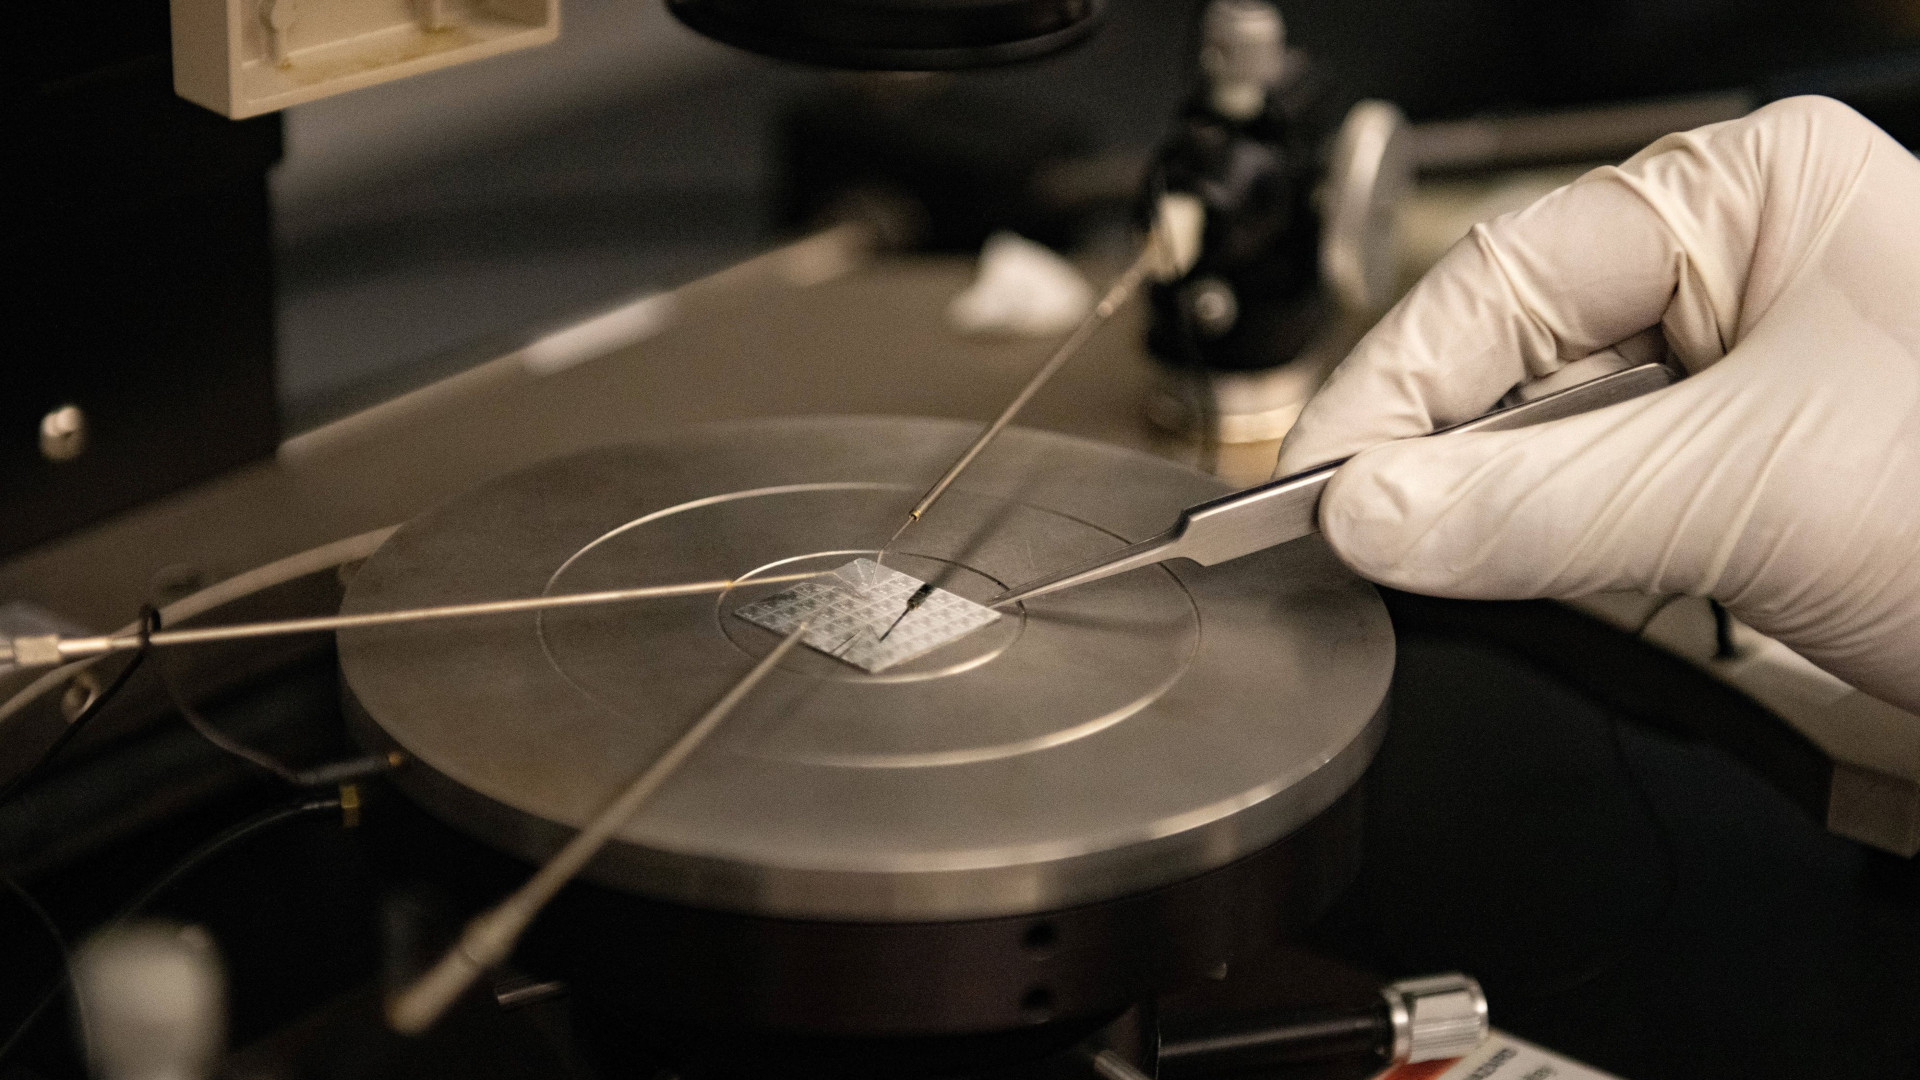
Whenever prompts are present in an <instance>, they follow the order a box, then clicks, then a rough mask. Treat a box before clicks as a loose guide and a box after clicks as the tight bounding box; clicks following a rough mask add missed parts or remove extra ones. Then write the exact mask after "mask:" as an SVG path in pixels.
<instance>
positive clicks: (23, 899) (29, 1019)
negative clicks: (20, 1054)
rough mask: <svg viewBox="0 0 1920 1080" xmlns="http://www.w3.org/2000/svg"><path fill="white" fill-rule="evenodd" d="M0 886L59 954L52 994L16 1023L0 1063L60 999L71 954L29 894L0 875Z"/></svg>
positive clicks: (63, 937) (70, 966) (1, 1050)
mask: <svg viewBox="0 0 1920 1080" xmlns="http://www.w3.org/2000/svg"><path fill="white" fill-rule="evenodd" d="M0 884H4V885H5V886H6V887H7V890H8V891H9V892H11V893H13V895H14V896H16V897H19V899H20V903H21V905H22V906H24V907H25V908H26V909H27V910H28V911H30V912H32V913H33V917H34V918H35V919H36V920H38V921H39V923H40V926H41V928H42V929H44V930H46V932H47V937H48V938H50V939H52V941H53V946H54V948H55V949H57V950H59V952H60V969H59V972H60V973H59V974H58V975H57V976H55V980H54V984H53V989H52V991H51V992H50V993H48V994H45V995H43V996H42V997H41V998H40V1000H39V1001H38V1002H36V1003H35V1004H34V1006H33V1008H32V1009H30V1010H28V1012H27V1015H26V1018H25V1019H23V1020H21V1021H20V1026H19V1027H18V1028H16V1029H14V1032H13V1034H12V1035H11V1036H9V1037H8V1038H7V1041H6V1042H5V1043H0V1060H4V1059H5V1058H6V1056H7V1052H8V1051H9V1050H12V1049H13V1044H14V1043H17V1042H19V1041H20V1039H21V1038H22V1037H23V1036H25V1035H26V1033H27V1031H28V1030H29V1029H31V1028H32V1027H33V1024H34V1021H36V1020H38V1019H40V1014H41V1013H43V1012H46V1011H47V1006H49V1005H51V1004H53V1002H54V999H55V998H57V997H58V996H59V995H60V991H61V989H62V988H64V987H65V986H66V985H67V980H68V977H69V973H70V972H71V971H72V970H73V950H72V949H70V948H69V947H68V946H67V936H66V935H65V934H63V933H61V932H60V924H59V923H56V922H54V921H53V916H52V915H51V914H49V913H48V912H47V909H46V908H45V907H44V906H42V905H41V903H40V901H38V900H36V899H34V897H33V894H32V893H30V892H28V891H27V890H26V889H24V888H22V887H21V885H20V883H19V882H17V881H15V880H13V878H12V876H11V875H6V874H0Z"/></svg>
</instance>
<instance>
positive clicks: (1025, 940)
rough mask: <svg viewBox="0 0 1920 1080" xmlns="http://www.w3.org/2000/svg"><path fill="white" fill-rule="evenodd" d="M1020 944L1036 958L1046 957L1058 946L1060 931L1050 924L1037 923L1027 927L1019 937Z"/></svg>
mask: <svg viewBox="0 0 1920 1080" xmlns="http://www.w3.org/2000/svg"><path fill="white" fill-rule="evenodd" d="M1020 944H1021V945H1023V946H1025V948H1026V950H1027V951H1028V952H1030V953H1033V954H1034V955H1036V956H1046V955H1047V954H1048V953H1051V952H1053V948H1054V946H1056V945H1058V944H1060V931H1059V929H1058V928H1056V927H1055V926H1054V925H1053V924H1052V923H1050V922H1037V923H1034V924H1033V925H1032V926H1029V927H1027V932H1026V933H1025V934H1023V935H1021V937H1020Z"/></svg>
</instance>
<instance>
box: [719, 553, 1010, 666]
mask: <svg viewBox="0 0 1920 1080" xmlns="http://www.w3.org/2000/svg"><path fill="white" fill-rule="evenodd" d="M923 588H927V593H926V596H925V598H924V599H922V600H920V602H919V603H918V605H917V606H915V607H914V608H913V609H912V610H911V611H909V610H907V607H908V603H909V602H910V601H912V600H913V598H914V596H915V594H917V593H919V592H920V591H921V590H922V589H923ZM734 614H735V615H738V616H740V617H741V618H743V619H745V620H747V621H748V622H750V623H753V624H754V625H755V626H764V627H766V628H767V629H769V630H771V631H773V632H774V633H776V634H788V633H791V632H792V631H793V628H794V627H796V626H799V625H800V623H801V622H802V621H803V620H807V619H811V620H813V625H811V626H809V627H807V632H806V634H805V636H803V637H802V638H801V639H800V640H801V642H802V643H804V644H806V645H809V646H811V647H813V648H815V649H818V650H820V651H821V652H823V653H826V654H827V655H828V656H831V657H834V658H836V659H839V660H844V661H846V662H847V663H849V664H852V665H853V666H855V667H857V668H861V669H862V670H865V671H867V672H871V673H876V674H877V673H879V672H882V671H885V670H887V669H888V668H890V667H893V666H894V665H895V664H901V663H905V662H906V661H908V660H911V659H913V658H914V657H916V656H921V655H924V654H926V653H929V652H932V651H933V650H934V649H937V648H939V647H940V646H942V645H945V644H946V643H947V642H949V641H954V640H957V639H959V638H961V637H964V636H966V635H967V634H970V633H972V632H974V631H975V630H978V629H980V628H981V627H983V626H985V625H987V624H988V623H991V622H993V621H994V620H996V619H998V618H999V617H1000V613H999V612H997V611H995V610H993V609H992V608H989V607H985V606H982V605H980V604H976V603H974V602H973V601H971V600H968V599H966V598H965V597H962V596H955V595H954V594H953V593H950V592H948V591H946V590H945V589H934V588H928V587H927V584H926V582H923V581H921V580H920V579H918V578H916V577H913V576H911V575H909V574H903V573H901V572H900V571H898V570H894V569H891V568H890V567H885V566H881V565H880V564H879V563H877V562H874V561H873V560H872V559H855V560H854V561H852V562H850V563H848V564H847V565H845V566H842V567H840V568H839V569H838V570H835V571H833V572H832V573H830V574H824V575H822V576H821V577H819V578H816V579H814V580H812V581H803V582H801V583H800V584H798V585H795V586H794V587H793V588H791V589H788V590H786V591H785V592H778V593H774V594H773V595H772V596H769V597H765V598H763V599H760V600H755V601H754V602H753V603H751V604H747V605H746V606H744V607H742V608H740V609H738V610H737V611H735V612H734Z"/></svg>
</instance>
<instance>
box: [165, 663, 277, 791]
mask: <svg viewBox="0 0 1920 1080" xmlns="http://www.w3.org/2000/svg"><path fill="white" fill-rule="evenodd" d="M153 671H154V674H156V675H158V676H159V677H160V686H161V687H162V688H163V689H165V690H166V692H167V700H168V701H169V702H171V703H172V704H173V707H174V710H175V711H177V712H178V713H179V714H180V715H181V716H183V717H185V718H186V720H187V726H189V727H191V728H193V730H194V733H195V734H197V735H199V736H200V737H201V738H202V739H205V740H206V741H207V742H209V743H212V744H213V745H214V746H215V747H216V748H218V749H220V750H222V751H224V752H225V753H227V754H230V755H232V756H234V757H237V758H239V759H240V760H242V761H245V762H247V763H249V764H251V765H253V766H255V767H257V768H261V769H265V770H266V771H267V772H270V773H272V774H273V775H275V776H277V777H279V778H280V779H282V780H285V781H286V782H287V783H289V784H299V783H300V782H301V778H300V774H298V773H296V772H295V771H294V770H293V769H291V768H289V767H287V766H286V765H285V764H283V763H282V762H281V761H280V760H279V759H278V758H275V757H273V756H272V755H270V754H265V753H262V752H260V751H258V750H255V749H254V748H253V747H251V746H248V745H247V744H245V743H243V742H241V741H240V740H238V739H235V738H234V737H232V736H231V735H228V734H227V733H226V732H224V731H221V730H220V729H219V728H217V727H214V726H213V722H212V721H211V720H208V719H207V718H206V716H205V715H203V714H202V713H201V712H200V710H199V709H196V708H194V707H193V705H191V704H190V703H188V701H187V699H186V696H185V695H183V694H181V693H180V687H179V686H178V685H176V684H175V683H174V681H173V676H172V675H170V674H168V672H167V665H166V663H165V662H163V661H161V660H158V659H156V660H155V661H154V662H153Z"/></svg>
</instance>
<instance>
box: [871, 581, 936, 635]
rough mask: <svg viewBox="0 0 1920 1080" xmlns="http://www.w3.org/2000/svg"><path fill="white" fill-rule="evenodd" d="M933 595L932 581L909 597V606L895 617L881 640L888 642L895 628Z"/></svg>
mask: <svg viewBox="0 0 1920 1080" xmlns="http://www.w3.org/2000/svg"><path fill="white" fill-rule="evenodd" d="M932 595H933V582H931V581H929V582H927V583H926V584H924V585H922V586H920V587H919V588H917V589H915V590H913V595H912V596H909V597H907V606H906V607H903V608H901V609H900V614H898V615H895V616H894V617H893V621H892V622H890V623H888V624H887V629H886V632H885V633H883V634H881V635H880V640H881V641H885V640H887V634H891V633H893V630H894V627H897V626H899V625H900V620H902V619H905V618H906V617H907V616H909V615H911V614H913V609H915V608H917V607H919V606H920V605H921V604H924V603H926V602H927V597H929V596H932Z"/></svg>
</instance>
